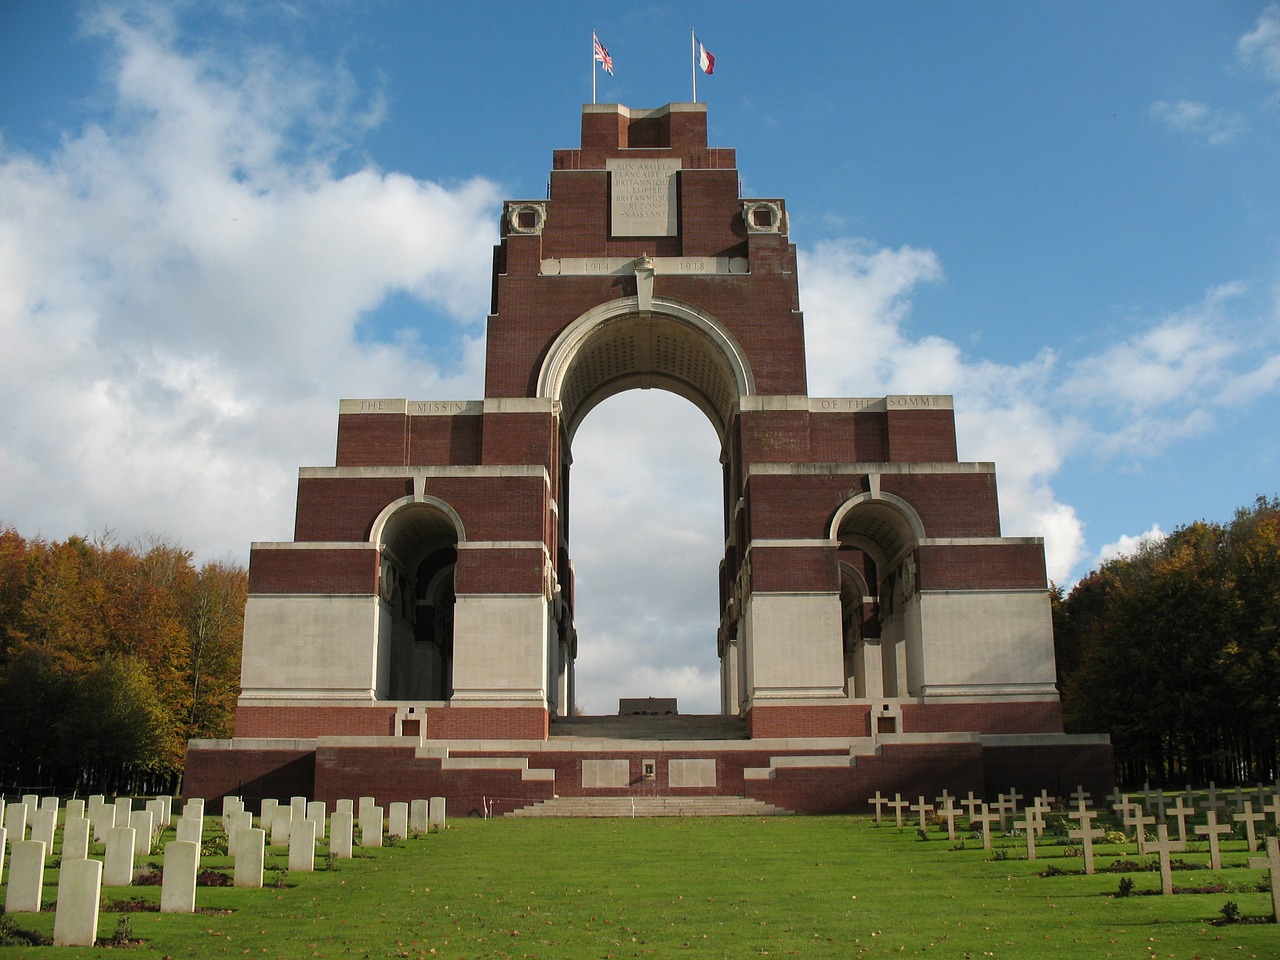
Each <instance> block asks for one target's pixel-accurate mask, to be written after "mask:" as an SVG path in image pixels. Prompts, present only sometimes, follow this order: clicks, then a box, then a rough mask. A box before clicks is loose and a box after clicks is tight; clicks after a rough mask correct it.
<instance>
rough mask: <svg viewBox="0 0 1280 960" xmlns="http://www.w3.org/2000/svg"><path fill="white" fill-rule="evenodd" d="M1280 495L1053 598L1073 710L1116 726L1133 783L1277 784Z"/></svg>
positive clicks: (1094, 728)
mask: <svg viewBox="0 0 1280 960" xmlns="http://www.w3.org/2000/svg"><path fill="white" fill-rule="evenodd" d="M1278 623H1280V502H1278V501H1276V500H1275V499H1270V500H1268V499H1267V498H1260V499H1259V500H1258V502H1257V503H1256V504H1255V505H1254V507H1253V508H1252V509H1248V510H1241V511H1239V512H1238V513H1237V514H1236V517H1235V519H1234V520H1233V522H1232V523H1231V524H1229V525H1222V524H1213V523H1206V522H1203V521H1200V522H1196V523H1192V524H1188V525H1187V526H1185V527H1180V528H1179V529H1177V530H1175V531H1174V532H1173V533H1172V534H1170V535H1169V536H1168V537H1166V538H1165V539H1164V540H1160V541H1154V542H1148V543H1146V544H1144V545H1143V546H1142V547H1141V548H1140V549H1139V550H1138V551H1137V552H1136V553H1135V554H1134V555H1132V556H1129V557H1124V558H1120V559H1116V560H1112V561H1110V562H1108V563H1106V564H1104V565H1103V566H1102V567H1101V568H1100V569H1099V570H1097V571H1094V572H1093V573H1091V574H1089V576H1087V577H1085V578H1084V579H1083V580H1081V581H1080V582H1079V583H1078V584H1077V585H1076V586H1075V588H1074V589H1073V590H1072V591H1071V593H1070V594H1069V595H1068V596H1066V597H1065V598H1062V599H1061V600H1060V602H1058V603H1056V604H1055V610H1054V628H1055V640H1056V643H1057V646H1058V651H1057V657H1058V673H1059V681H1060V683H1061V686H1062V691H1063V714H1064V718H1065V721H1066V724H1067V729H1068V730H1070V731H1073V732H1109V733H1110V734H1111V736H1112V741H1113V743H1114V745H1115V748H1116V757H1117V762H1118V764H1119V767H1120V770H1119V772H1120V777H1121V780H1122V781H1124V782H1130V783H1134V782H1141V781H1144V780H1149V781H1151V782H1159V783H1168V784H1174V783H1179V782H1185V781H1187V780H1191V781H1201V782H1202V781H1205V780H1209V779H1214V780H1217V781H1219V782H1250V781H1254V780H1268V781H1270V780H1273V779H1274V778H1275V776H1276V773H1277V746H1278V744H1280V740H1278V734H1280V729H1278V727H1277V724H1278V722H1280V721H1278V720H1277V714H1278V710H1277V707H1278V706H1280V700H1278V699H1277V698H1278V697H1280V687H1278V686H1277V680H1278V679H1280V642H1278V635H1277V624H1278Z"/></svg>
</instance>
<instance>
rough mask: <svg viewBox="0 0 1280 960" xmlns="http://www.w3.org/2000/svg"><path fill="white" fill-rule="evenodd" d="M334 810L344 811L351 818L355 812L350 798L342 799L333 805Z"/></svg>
mask: <svg viewBox="0 0 1280 960" xmlns="http://www.w3.org/2000/svg"><path fill="white" fill-rule="evenodd" d="M334 809H335V810H345V811H346V812H347V813H349V814H351V815H352V816H354V815H355V812H356V807H355V804H354V803H353V802H352V801H351V798H350V797H343V798H342V799H341V800H339V801H338V802H337V803H336V804H335V805H334Z"/></svg>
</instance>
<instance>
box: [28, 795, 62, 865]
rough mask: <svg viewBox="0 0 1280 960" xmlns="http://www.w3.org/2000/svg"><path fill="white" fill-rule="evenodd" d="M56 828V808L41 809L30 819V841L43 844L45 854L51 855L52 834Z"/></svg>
mask: <svg viewBox="0 0 1280 960" xmlns="http://www.w3.org/2000/svg"><path fill="white" fill-rule="evenodd" d="M55 799H57V798H55ZM57 828H58V808H57V807H54V808H53V809H52V810H50V809H49V808H48V807H41V808H40V809H39V810H37V811H36V813H35V816H34V817H32V818H31V839H32V840H39V841H40V842H41V843H43V844H44V848H45V852H46V853H53V834H54V832H55V831H56V830H57Z"/></svg>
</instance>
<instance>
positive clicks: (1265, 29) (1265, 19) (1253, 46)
mask: <svg viewBox="0 0 1280 960" xmlns="http://www.w3.org/2000/svg"><path fill="white" fill-rule="evenodd" d="M1236 49H1237V51H1238V53H1239V55H1240V59H1241V60H1242V61H1243V62H1244V63H1246V64H1248V65H1250V66H1256V67H1258V69H1260V70H1261V71H1262V73H1263V75H1264V76H1265V77H1267V79H1269V80H1272V81H1274V82H1275V83H1280V6H1278V5H1276V4H1274V3H1273V4H1270V5H1268V6H1267V7H1266V9H1264V10H1263V11H1262V13H1261V14H1259V15H1258V22H1257V24H1256V25H1255V26H1254V28H1253V29H1252V30H1251V31H1249V32H1248V33H1246V34H1245V35H1244V36H1243V37H1241V38H1240V41H1239V43H1238V44H1237V46H1236Z"/></svg>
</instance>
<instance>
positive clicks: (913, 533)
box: [831, 494, 923, 703]
mask: <svg viewBox="0 0 1280 960" xmlns="http://www.w3.org/2000/svg"><path fill="white" fill-rule="evenodd" d="M831 536H832V539H833V540H836V541H837V542H838V543H839V550H838V554H839V557H840V607H841V617H842V621H843V630H844V652H845V676H846V685H847V690H848V693H849V695H850V696H851V697H853V698H854V699H858V700H867V701H871V702H873V703H882V702H885V701H892V700H897V699H900V698H902V697H906V696H908V695H909V694H910V692H911V691H912V689H913V687H915V686H918V684H919V674H920V656H921V651H920V642H919V641H920V630H919V617H918V601H917V600H916V584H915V574H916V560H915V554H914V550H915V547H916V545H917V544H918V542H919V540H920V539H921V537H922V536H923V528H922V526H921V524H920V520H919V517H918V516H916V514H915V511H914V510H912V509H911V507H910V506H909V505H907V504H906V503H904V502H902V501H899V500H898V499H897V498H895V497H883V496H876V495H871V494H864V495H862V496H859V497H855V498H853V499H852V500H850V501H849V502H847V503H846V504H845V505H844V506H843V507H841V509H840V510H839V511H837V513H836V517H835V519H834V520H833V522H832V530H831Z"/></svg>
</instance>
